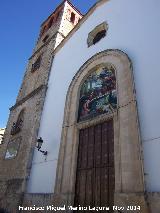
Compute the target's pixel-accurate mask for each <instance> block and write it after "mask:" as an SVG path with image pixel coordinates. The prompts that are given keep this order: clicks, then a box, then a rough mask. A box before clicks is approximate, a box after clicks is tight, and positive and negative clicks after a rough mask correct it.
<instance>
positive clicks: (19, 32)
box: [0, 0, 96, 128]
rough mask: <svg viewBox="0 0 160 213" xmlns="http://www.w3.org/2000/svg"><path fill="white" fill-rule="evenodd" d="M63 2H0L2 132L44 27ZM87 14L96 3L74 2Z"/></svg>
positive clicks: (74, 0) (83, 0)
mask: <svg viewBox="0 0 160 213" xmlns="http://www.w3.org/2000/svg"><path fill="white" fill-rule="evenodd" d="M61 2H62V0H0V26H1V28H0V128H3V127H5V126H6V124H7V120H8V117H9V112H10V111H9V108H10V107H11V106H13V105H14V104H15V102H16V97H17V94H18V90H19V88H20V85H21V83H22V79H23V75H24V72H25V69H26V66H27V62H28V58H29V57H30V56H31V55H32V50H33V48H34V46H35V43H36V40H37V37H38V34H39V29H40V25H41V23H42V22H43V21H44V20H45V19H46V18H47V17H48V16H49V15H50V14H51V13H52V12H53V11H54V9H55V8H56V7H57V6H58V5H59V4H60V3H61ZM71 2H72V4H73V5H74V6H75V7H77V8H78V9H79V10H80V11H81V12H82V14H85V13H86V12H87V11H88V10H89V8H90V7H91V6H92V5H93V4H94V3H95V2H96V0H88V1H86V0H71Z"/></svg>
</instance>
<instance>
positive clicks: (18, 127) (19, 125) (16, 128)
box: [11, 109, 24, 135]
mask: <svg viewBox="0 0 160 213" xmlns="http://www.w3.org/2000/svg"><path fill="white" fill-rule="evenodd" d="M23 121H24V109H22V110H21V112H20V113H19V116H18V119H17V121H16V123H15V122H13V125H12V128H11V135H15V134H17V133H19V132H20V131H21V130H22V126H23Z"/></svg>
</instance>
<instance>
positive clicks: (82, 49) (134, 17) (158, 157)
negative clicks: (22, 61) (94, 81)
mask: <svg viewBox="0 0 160 213" xmlns="http://www.w3.org/2000/svg"><path fill="white" fill-rule="evenodd" d="M159 11H160V1H159V0H141V1H139V0H134V1H128V0H118V1H117V0H110V1H108V2H106V3H104V4H103V5H101V6H100V7H98V8H97V9H96V11H95V12H94V13H93V14H91V15H90V16H89V18H88V19H87V20H86V21H85V22H84V23H83V24H82V26H81V27H80V29H78V31H76V32H75V33H74V35H73V36H72V37H71V38H70V39H69V40H68V41H67V42H66V44H65V45H64V46H63V47H62V48H61V50H60V51H59V52H58V53H57V54H56V56H55V57H54V60H53V65H52V69H51V74H50V79H49V83H48V91H47V95H46V99H45V105H44V109H43V114H42V119H41V125H40V130H39V136H41V137H42V138H43V140H44V145H43V147H42V149H44V150H47V151H48V155H47V158H46V159H45V157H44V156H43V155H42V154H41V153H40V152H38V151H37V150H35V153H34V159H33V165H32V170H31V175H30V179H29V182H28V192H30V193H53V192H54V184H55V177H56V167H57V159H58V152H59V146H60V140H61V130H62V123H63V114H64V106H65V99H66V94H67V91H68V87H69V85H70V83H71V81H72V78H73V76H74V75H75V74H76V72H77V71H78V70H79V68H80V67H81V66H82V65H83V64H84V63H85V62H86V61H87V60H88V59H89V58H90V57H92V56H93V55H95V54H96V53H97V52H100V51H103V50H106V49H120V50H122V51H124V52H125V53H127V54H128V56H129V57H130V59H131V60H132V63H133V71H134V78H135V86H136V93H137V102H138V112H139V120H140V129H141V138H142V144H143V150H144V169H145V173H146V175H145V177H146V188H147V190H148V191H160V181H159V180H160V169H159V165H160V154H159V150H160V127H159V126H160V125H159V121H160V112H159V109H160V98H159V94H158V92H159V90H160V83H159V79H160V71H159V67H160V59H159V58H160V53H159V50H160V42H159V38H160V28H159V20H160V13H159ZM104 21H106V22H107V23H108V25H109V29H108V32H107V36H106V37H105V38H103V39H102V40H101V41H99V42H98V43H97V44H96V45H93V46H91V47H89V48H88V47H87V36H88V33H89V32H90V31H91V30H93V29H94V28H95V27H96V26H97V25H99V24H100V23H102V22H104ZM156 138H157V139H156Z"/></svg>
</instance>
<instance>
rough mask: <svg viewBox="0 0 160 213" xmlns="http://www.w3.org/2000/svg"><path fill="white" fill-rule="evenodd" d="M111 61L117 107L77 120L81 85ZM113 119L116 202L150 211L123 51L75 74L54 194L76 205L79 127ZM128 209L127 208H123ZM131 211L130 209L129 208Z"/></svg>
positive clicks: (129, 73)
mask: <svg viewBox="0 0 160 213" xmlns="http://www.w3.org/2000/svg"><path fill="white" fill-rule="evenodd" d="M107 64H111V65H112V66H113V67H114V68H115V71H116V81H117V95H118V108H117V110H116V111H115V112H114V113H113V114H110V115H101V116H98V117H96V118H94V119H92V120H87V121H85V122H80V123H77V114H78V104H79V93H80V87H81V85H82V83H83V82H84V80H85V79H86V77H87V76H88V75H90V73H91V72H92V71H93V69H95V67H97V66H101V65H107ZM111 117H112V118H113V122H114V152H115V153H114V156H115V204H116V205H120V206H125V207H126V208H127V205H136V206H137V205H141V212H145V213H146V212H147V209H146V204H145V199H144V174H143V166H142V158H141V142H140V134H139V123H138V114H137V105H136V97H135V88H134V81H133V74H132V63H131V60H130V59H129V57H128V56H127V54H125V53H124V52H122V51H121V50H117V49H115V50H112V49H110V50H105V51H103V52H100V53H98V54H96V55H94V56H93V57H92V58H90V59H89V60H88V61H87V62H86V63H85V64H84V65H83V66H82V67H81V68H80V69H79V71H78V72H77V74H76V75H75V76H74V78H73V80H72V82H71V84H70V87H69V89H68V94H67V97H66V105H65V111H64V122H63V129H62V136H61V146H60V152H59V159H58V166H57V178H56V184H55V194H57V195H59V196H60V197H61V199H62V200H63V202H62V203H66V204H67V205H73V202H74V192H75V182H76V168H77V155H78V142H79V141H78V140H79V129H82V128H86V127H89V126H91V125H95V124H97V123H100V122H104V121H106V120H108V119H110V118H111ZM123 212H125V211H123ZM127 212H128V211H127Z"/></svg>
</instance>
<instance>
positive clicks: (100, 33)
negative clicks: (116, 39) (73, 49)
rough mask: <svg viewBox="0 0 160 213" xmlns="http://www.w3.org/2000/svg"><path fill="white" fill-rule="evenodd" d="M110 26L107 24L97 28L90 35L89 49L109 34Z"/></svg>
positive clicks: (104, 23)
mask: <svg viewBox="0 0 160 213" xmlns="http://www.w3.org/2000/svg"><path fill="white" fill-rule="evenodd" d="M107 30H108V25H107V23H106V22H103V23H102V24H100V25H98V26H96V27H95V28H94V29H93V30H92V31H91V32H90V33H89V34H88V39H87V44H88V47H90V46H92V45H93V44H96V43H97V42H99V41H100V40H101V39H102V38H104V37H105V36H106V34H107Z"/></svg>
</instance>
